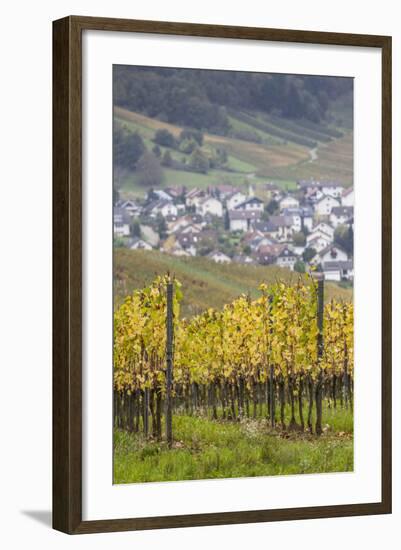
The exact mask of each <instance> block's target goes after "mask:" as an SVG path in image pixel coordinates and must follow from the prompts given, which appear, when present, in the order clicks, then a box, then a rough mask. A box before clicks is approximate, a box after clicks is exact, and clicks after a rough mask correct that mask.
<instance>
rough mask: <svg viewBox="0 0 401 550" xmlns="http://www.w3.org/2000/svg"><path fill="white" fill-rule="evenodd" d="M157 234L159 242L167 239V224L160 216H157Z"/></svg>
mask: <svg viewBox="0 0 401 550" xmlns="http://www.w3.org/2000/svg"><path fill="white" fill-rule="evenodd" d="M157 232H158V233H159V237H160V240H162V241H163V240H164V239H165V238H166V237H167V223H166V220H165V219H164V218H163V216H162V215H161V214H158V216H157Z"/></svg>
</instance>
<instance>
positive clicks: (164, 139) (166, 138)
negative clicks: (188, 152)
mask: <svg viewBox="0 0 401 550" xmlns="http://www.w3.org/2000/svg"><path fill="white" fill-rule="evenodd" d="M154 141H155V143H157V144H158V145H163V146H164V147H170V148H171V149H175V148H176V147H177V141H176V139H175V137H174V136H173V134H172V133H171V132H169V131H168V130H165V129H160V130H157V132H156V133H155V137H154Z"/></svg>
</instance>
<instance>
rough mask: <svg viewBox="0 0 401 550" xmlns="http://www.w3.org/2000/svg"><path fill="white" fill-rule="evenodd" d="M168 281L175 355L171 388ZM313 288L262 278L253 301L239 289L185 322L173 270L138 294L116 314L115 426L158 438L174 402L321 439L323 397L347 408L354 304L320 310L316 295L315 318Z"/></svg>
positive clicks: (190, 410)
mask: <svg viewBox="0 0 401 550" xmlns="http://www.w3.org/2000/svg"><path fill="white" fill-rule="evenodd" d="M169 285H170V287H171V286H172V287H173V301H172V306H171V311H170V315H171V322H172V328H173V330H172V334H173V335H174V341H173V342H171V344H173V349H174V353H173V357H172V385H171V391H170V389H169V390H168V392H167V389H166V388H167V387H168V384H166V379H167V378H168V377H167V374H168V373H167V369H166V366H167V365H166V363H167V362H166V349H167V346H168V342H167V331H166V319H167V317H168V307H167V292H166V289H167V287H168V286H169ZM321 288H323V287H321ZM317 290H318V283H317V282H316V281H315V280H314V279H312V278H310V280H309V281H308V282H305V281H304V280H301V279H300V280H299V281H298V282H297V283H296V284H295V285H287V284H285V283H283V282H278V283H276V284H273V285H270V286H267V285H265V284H262V285H261V286H260V297H259V298H257V299H254V300H251V298H250V297H249V296H245V295H243V296H240V297H239V298H237V299H236V300H234V301H233V302H232V303H230V304H227V305H225V306H224V307H223V309H222V310H215V309H212V308H210V309H208V310H206V311H205V312H204V313H202V314H201V315H198V316H196V317H193V318H191V319H180V315H179V311H180V301H181V299H182V292H181V285H180V283H179V282H178V281H177V280H172V279H170V277H169V276H164V277H158V278H157V279H155V281H154V282H153V283H152V284H151V285H149V286H148V287H146V288H144V289H142V290H136V291H134V293H133V294H132V295H131V296H129V297H127V298H126V299H125V301H124V303H123V304H122V306H121V307H120V308H119V309H118V310H117V311H116V313H115V319H114V397H115V406H114V410H115V424H116V426H117V427H119V428H122V429H128V430H130V431H143V432H144V434H145V435H146V436H148V435H152V436H153V437H155V438H159V439H160V438H162V437H163V423H162V417H163V416H165V412H166V410H168V408H170V409H171V408H172V409H173V410H174V411H175V412H185V413H187V414H207V415H209V416H210V417H211V418H213V419H223V420H233V421H234V420H241V419H242V418H244V417H249V416H251V417H254V418H261V417H264V418H267V419H268V420H269V422H270V425H271V426H272V427H275V426H277V427H278V426H279V425H280V426H281V428H282V429H291V430H300V431H304V430H305V429H307V430H308V431H309V432H311V433H313V432H315V433H316V434H317V435H320V434H321V433H322V422H323V418H322V414H323V412H322V402H323V400H325V401H326V402H327V404H328V406H330V407H336V406H337V402H338V401H340V404H341V405H343V406H346V407H348V406H349V407H352V395H353V305H352V303H348V302H340V301H335V300H332V301H331V302H329V303H327V304H326V305H325V306H324V308H323V302H322V300H323V296H321V298H320V305H321V312H320V317H319V299H318V291H317ZM319 319H320V321H319ZM286 404H288V405H289V408H290V421H289V423H288V425H286V421H285V407H286ZM314 407H315V413H314V417H315V423H314V425H313V423H312V419H313V411H314ZM170 422H171V420H170ZM170 429H171V426H170ZM168 432H169V429H168V423H167V428H166V433H168Z"/></svg>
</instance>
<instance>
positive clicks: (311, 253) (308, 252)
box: [302, 247, 316, 263]
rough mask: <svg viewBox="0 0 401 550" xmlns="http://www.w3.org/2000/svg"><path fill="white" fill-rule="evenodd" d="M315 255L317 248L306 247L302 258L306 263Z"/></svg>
mask: <svg viewBox="0 0 401 550" xmlns="http://www.w3.org/2000/svg"><path fill="white" fill-rule="evenodd" d="M314 256H316V250H315V249H314V248H312V247H310V248H305V250H304V253H303V254H302V258H303V260H304V262H306V263H309V262H310V261H311V259H312V258H313V257H314Z"/></svg>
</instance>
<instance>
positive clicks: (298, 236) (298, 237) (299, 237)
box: [292, 231, 306, 246]
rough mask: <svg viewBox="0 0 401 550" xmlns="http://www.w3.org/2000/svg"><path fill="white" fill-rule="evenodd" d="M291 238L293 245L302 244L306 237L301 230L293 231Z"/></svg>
mask: <svg viewBox="0 0 401 550" xmlns="http://www.w3.org/2000/svg"><path fill="white" fill-rule="evenodd" d="M292 240H293V242H294V244H295V246H304V244H305V243H306V237H305V235H304V233H303V232H302V231H299V232H298V233H294V235H293V237H292Z"/></svg>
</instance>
